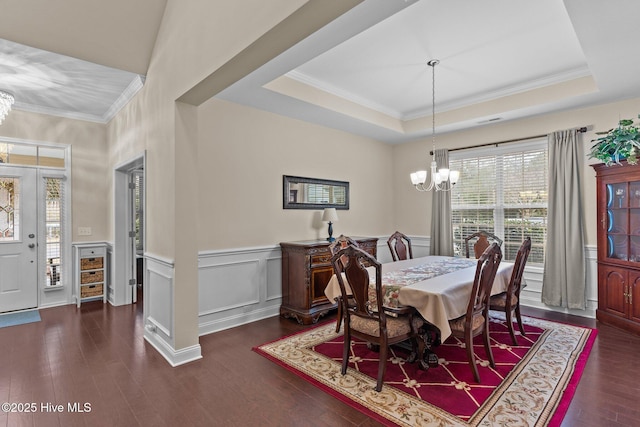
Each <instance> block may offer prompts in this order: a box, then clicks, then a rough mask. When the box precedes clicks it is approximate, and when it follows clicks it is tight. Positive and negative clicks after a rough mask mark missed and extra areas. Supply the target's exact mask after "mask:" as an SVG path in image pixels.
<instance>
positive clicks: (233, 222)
mask: <svg viewBox="0 0 640 427" xmlns="http://www.w3.org/2000/svg"><path fill="white" fill-rule="evenodd" d="M198 114H199V119H198V122H199V131H200V137H199V139H200V142H199V147H198V170H199V174H198V182H200V183H202V184H203V185H202V191H200V197H199V200H198V202H199V206H198V210H199V220H198V221H199V223H200V224H201V227H200V228H199V233H198V248H199V250H200V251H203V250H213V249H229V248H241V247H247V246H260V245H273V244H278V243H279V242H281V241H289V240H306V239H318V238H323V239H324V238H326V237H327V224H326V223H323V222H321V220H320V218H321V215H322V210H300V209H283V208H282V176H283V175H294V176H304V177H311V178H323V179H334V180H339V181H348V182H349V187H350V209H349V210H338V217H339V221H338V222H336V223H335V224H334V225H333V230H334V235H335V236H338V235H340V234H341V233H343V234H348V235H356V236H358V235H367V236H368V235H378V234H387V233H388V234H391V233H392V232H393V231H394V230H393V229H392V228H393V226H394V220H393V211H394V204H393V198H394V196H393V188H392V184H391V177H392V171H391V168H390V167H389V159H390V158H391V157H392V147H391V146H389V145H387V144H383V143H381V142H379V141H375V140H371V139H368V138H363V137H359V136H355V135H351V134H348V133H345V132H341V131H337V130H333V129H328V128H325V127H322V126H318V125H313V124H309V123H305V122H302V121H299V120H293V119H289V118H286V117H283V116H279V115H276V114H272V113H267V112H264V111H260V110H256V109H253V108H248V107H243V106H240V105H237V104H233V103H230V102H227V101H222V100H216V99H212V100H210V101H208V102H206V103H205V104H203V105H202V106H201V107H200V108H199V111H198Z"/></svg>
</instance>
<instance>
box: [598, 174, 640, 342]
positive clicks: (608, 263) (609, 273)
mask: <svg viewBox="0 0 640 427" xmlns="http://www.w3.org/2000/svg"><path fill="white" fill-rule="evenodd" d="M593 167H594V169H595V170H596V179H597V206H598V215H597V218H598V309H597V310H596V317H597V319H598V320H599V321H601V322H603V323H607V324H610V325H613V326H617V327H620V328H624V329H626V330H629V331H632V332H634V333H636V334H640V165H628V164H626V163H624V165H623V166H619V165H614V166H609V167H607V166H605V165H603V164H600V165H594V166H593Z"/></svg>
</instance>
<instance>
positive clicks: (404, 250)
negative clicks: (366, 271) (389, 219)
mask: <svg viewBox="0 0 640 427" xmlns="http://www.w3.org/2000/svg"><path fill="white" fill-rule="evenodd" d="M387 246H389V250H390V251H391V257H392V258H393V260H394V261H400V260H405V259H407V255H408V256H409V259H413V251H412V250H411V239H410V238H409V237H407V236H405V235H404V234H402V233H401V232H399V231H396V232H395V233H393V234H392V235H391V237H389V240H387Z"/></svg>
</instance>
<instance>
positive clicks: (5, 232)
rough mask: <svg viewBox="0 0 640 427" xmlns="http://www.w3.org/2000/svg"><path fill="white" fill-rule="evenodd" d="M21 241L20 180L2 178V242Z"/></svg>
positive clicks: (0, 197) (0, 214)
mask: <svg viewBox="0 0 640 427" xmlns="http://www.w3.org/2000/svg"><path fill="white" fill-rule="evenodd" d="M16 240H20V180H19V179H18V178H0V242H13V241H16Z"/></svg>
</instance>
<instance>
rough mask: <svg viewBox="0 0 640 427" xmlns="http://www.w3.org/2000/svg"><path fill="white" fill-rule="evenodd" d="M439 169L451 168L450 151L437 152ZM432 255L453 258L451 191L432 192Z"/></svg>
mask: <svg viewBox="0 0 640 427" xmlns="http://www.w3.org/2000/svg"><path fill="white" fill-rule="evenodd" d="M434 156H435V159H436V164H437V165H438V169H440V168H448V167H449V151H447V150H435V151H434ZM430 252H431V255H445V256H453V226H452V224H451V191H435V189H434V190H433V191H432V192H431V251H430Z"/></svg>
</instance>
